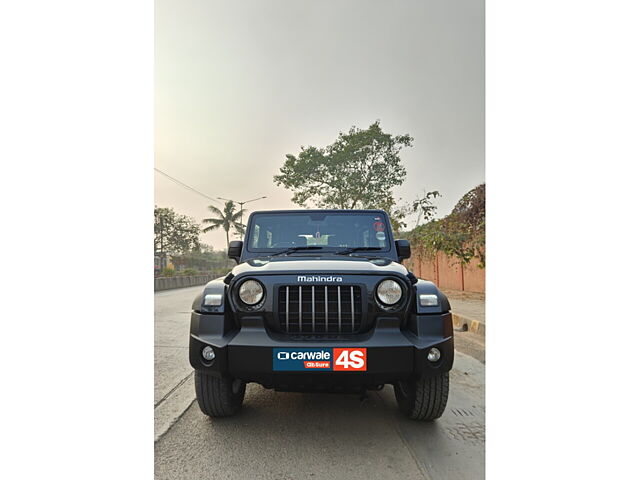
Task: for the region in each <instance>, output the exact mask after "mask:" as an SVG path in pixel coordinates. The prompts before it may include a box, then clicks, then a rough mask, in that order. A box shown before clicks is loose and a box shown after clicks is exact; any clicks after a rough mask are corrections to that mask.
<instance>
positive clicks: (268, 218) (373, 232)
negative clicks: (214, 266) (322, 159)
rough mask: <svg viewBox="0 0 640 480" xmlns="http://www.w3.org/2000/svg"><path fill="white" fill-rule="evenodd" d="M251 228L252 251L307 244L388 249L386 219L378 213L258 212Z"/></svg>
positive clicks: (331, 247) (332, 248)
mask: <svg viewBox="0 0 640 480" xmlns="http://www.w3.org/2000/svg"><path fill="white" fill-rule="evenodd" d="M250 228H251V229H250V231H249V236H248V239H249V249H250V250H271V249H273V250H281V249H283V248H285V249H286V248H292V247H307V246H319V247H322V249H323V250H324V249H325V248H326V249H327V250H335V249H338V250H339V249H341V248H360V247H370V248H375V249H376V250H377V249H380V250H389V234H388V232H387V222H386V219H385V218H384V216H382V215H381V214H379V213H351V212H349V213H258V214H255V215H254V216H253V221H252V222H251V227H250ZM312 251H314V250H312Z"/></svg>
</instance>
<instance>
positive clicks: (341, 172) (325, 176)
mask: <svg viewBox="0 0 640 480" xmlns="http://www.w3.org/2000/svg"><path fill="white" fill-rule="evenodd" d="M412 141H413V138H411V137H410V136H409V135H400V136H395V137H394V136H392V135H390V134H388V133H384V132H383V131H382V129H381V128H380V122H379V121H376V122H375V123H374V124H372V125H371V126H369V128H367V129H366V130H361V129H359V128H356V127H351V129H350V130H349V132H348V133H342V132H340V133H339V135H338V139H337V140H336V141H335V142H334V143H332V144H331V145H329V146H327V147H324V148H317V147H313V146H309V147H301V151H300V154H299V155H298V156H297V157H296V156H294V155H291V154H287V156H286V158H287V159H286V160H285V162H284V165H283V166H282V167H281V168H280V175H275V176H274V177H273V179H274V181H275V182H276V184H277V185H283V186H284V187H285V188H287V189H289V190H292V191H293V192H294V195H293V198H292V199H291V200H292V201H293V202H294V203H296V204H298V205H300V206H303V207H305V206H307V205H306V204H307V202H312V203H314V204H316V205H317V206H318V207H320V208H350V209H353V208H381V207H382V206H386V207H387V208H389V207H390V206H393V205H394V203H395V202H394V200H393V196H392V193H391V189H392V188H393V187H395V186H398V185H401V184H402V182H404V179H405V177H406V175H407V172H406V170H405V168H404V167H403V166H402V164H401V161H400V157H399V153H400V150H401V149H402V147H410V146H411V143H412Z"/></svg>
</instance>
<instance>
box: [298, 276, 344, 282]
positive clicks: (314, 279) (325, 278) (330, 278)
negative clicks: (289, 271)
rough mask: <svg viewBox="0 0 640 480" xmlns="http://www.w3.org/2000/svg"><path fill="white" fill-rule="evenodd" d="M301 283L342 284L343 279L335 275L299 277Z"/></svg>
mask: <svg viewBox="0 0 640 480" xmlns="http://www.w3.org/2000/svg"><path fill="white" fill-rule="evenodd" d="M298 281H299V282H341V281H342V277H334V276H333V275H329V276H323V275H298Z"/></svg>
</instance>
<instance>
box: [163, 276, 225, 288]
mask: <svg viewBox="0 0 640 480" xmlns="http://www.w3.org/2000/svg"><path fill="white" fill-rule="evenodd" d="M214 278H218V275H193V276H180V277H156V278H154V279H153V290H154V291H156V292H157V291H159V290H171V289H172V288H184V287H194V286H196V285H204V284H205V283H207V282H209V281H211V280H213V279H214Z"/></svg>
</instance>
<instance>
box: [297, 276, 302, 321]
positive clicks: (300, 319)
mask: <svg viewBox="0 0 640 480" xmlns="http://www.w3.org/2000/svg"><path fill="white" fill-rule="evenodd" d="M298 323H299V324H300V330H298V331H299V332H301V331H302V286H299V287H298Z"/></svg>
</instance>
